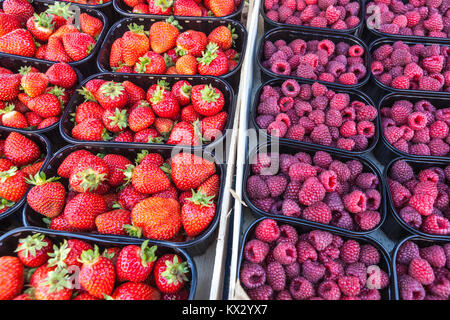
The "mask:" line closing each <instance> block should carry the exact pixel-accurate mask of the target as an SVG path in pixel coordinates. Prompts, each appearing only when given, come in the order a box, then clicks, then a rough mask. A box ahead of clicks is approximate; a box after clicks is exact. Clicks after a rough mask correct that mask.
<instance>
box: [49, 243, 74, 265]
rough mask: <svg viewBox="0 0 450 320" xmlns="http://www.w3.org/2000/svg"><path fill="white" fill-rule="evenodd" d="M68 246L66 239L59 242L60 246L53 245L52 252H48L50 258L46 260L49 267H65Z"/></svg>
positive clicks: (68, 250) (68, 251)
mask: <svg viewBox="0 0 450 320" xmlns="http://www.w3.org/2000/svg"><path fill="white" fill-rule="evenodd" d="M70 250H71V249H70V248H69V244H68V242H67V240H64V242H63V243H62V244H61V246H59V247H58V246H57V245H53V252H50V253H48V256H49V257H50V259H49V260H48V261H47V263H48V265H49V266H50V267H53V266H56V267H58V268H66V267H67V264H66V262H65V260H66V259H67V256H68V255H69V253H70Z"/></svg>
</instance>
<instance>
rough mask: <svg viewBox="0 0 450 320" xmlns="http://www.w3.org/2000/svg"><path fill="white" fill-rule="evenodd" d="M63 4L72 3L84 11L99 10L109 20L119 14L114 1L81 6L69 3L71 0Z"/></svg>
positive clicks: (109, 0)
mask: <svg viewBox="0 0 450 320" xmlns="http://www.w3.org/2000/svg"><path fill="white" fill-rule="evenodd" d="M59 1H62V2H71V3H72V4H73V5H75V6H78V7H80V8H82V9H94V10H98V11H101V12H103V13H104V14H105V15H106V16H107V17H108V19H114V18H115V17H116V15H117V13H116V12H115V11H114V7H113V4H112V0H108V1H107V2H105V3H101V4H81V3H76V2H75V1H69V0H59ZM35 2H45V3H49V4H51V3H53V2H54V1H51V0H35Z"/></svg>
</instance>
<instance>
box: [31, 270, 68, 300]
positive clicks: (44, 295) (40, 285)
mask: <svg viewBox="0 0 450 320" xmlns="http://www.w3.org/2000/svg"><path fill="white" fill-rule="evenodd" d="M34 288H35V290H34V296H35V298H36V300H70V299H71V298H72V292H73V290H72V282H71V281H70V274H69V273H68V271H67V269H59V268H49V269H47V272H45V273H44V274H42V278H41V279H39V281H37V283H36V284H35V285H34Z"/></svg>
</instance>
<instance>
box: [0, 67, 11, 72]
mask: <svg viewBox="0 0 450 320" xmlns="http://www.w3.org/2000/svg"><path fill="white" fill-rule="evenodd" d="M3 73H7V74H13V73H14V72H12V71H11V70H9V69H8V68H5V67H0V74H3Z"/></svg>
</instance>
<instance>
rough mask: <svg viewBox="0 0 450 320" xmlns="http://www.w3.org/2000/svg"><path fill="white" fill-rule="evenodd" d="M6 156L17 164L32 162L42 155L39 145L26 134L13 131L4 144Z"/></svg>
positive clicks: (22, 164)
mask: <svg viewBox="0 0 450 320" xmlns="http://www.w3.org/2000/svg"><path fill="white" fill-rule="evenodd" d="M3 152H4V153H5V157H6V158H7V159H8V160H10V161H11V162H12V163H14V164H15V165H16V166H19V167H21V166H24V165H27V164H30V163H32V162H34V161H36V160H37V159H39V157H40V156H41V150H40V149H39V147H38V145H37V144H36V143H35V142H34V141H32V140H30V139H29V138H27V137H25V136H24V135H22V134H20V133H17V132H11V133H10V134H9V135H8V137H7V138H6V140H5V144H4V146H3Z"/></svg>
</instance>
